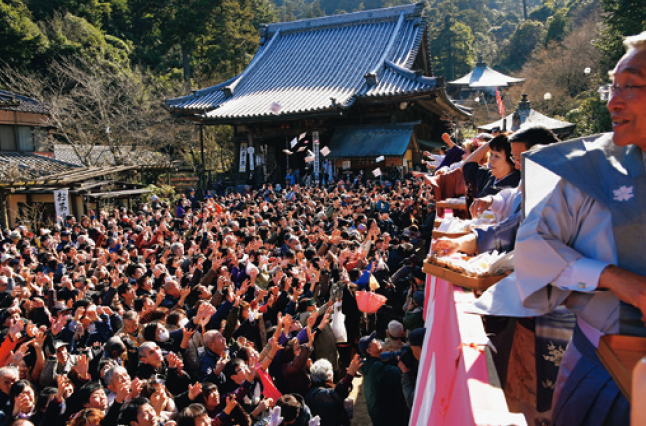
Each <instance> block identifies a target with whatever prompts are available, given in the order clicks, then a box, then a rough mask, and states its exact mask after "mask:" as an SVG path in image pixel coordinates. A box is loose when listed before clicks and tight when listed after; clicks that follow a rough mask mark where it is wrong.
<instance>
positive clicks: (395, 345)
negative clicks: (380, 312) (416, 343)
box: [384, 320, 406, 352]
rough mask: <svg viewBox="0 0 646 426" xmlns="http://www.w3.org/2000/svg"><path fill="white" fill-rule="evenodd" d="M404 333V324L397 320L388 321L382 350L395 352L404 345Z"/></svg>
mask: <svg viewBox="0 0 646 426" xmlns="http://www.w3.org/2000/svg"><path fill="white" fill-rule="evenodd" d="M405 335H406V332H405V331H404V325H403V324H402V323H401V322H399V321H397V320H392V321H390V322H389V323H388V328H386V340H385V341H384V350H386V351H389V352H397V351H400V350H401V349H402V347H403V346H404V342H403V338H404V336H405Z"/></svg>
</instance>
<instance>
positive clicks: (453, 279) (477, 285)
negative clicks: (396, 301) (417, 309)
mask: <svg viewBox="0 0 646 426" xmlns="http://www.w3.org/2000/svg"><path fill="white" fill-rule="evenodd" d="M422 271H424V272H425V273H427V274H429V275H433V276H434V277H438V278H442V279H443V280H446V281H448V282H450V283H453V284H455V285H458V286H460V287H464V288H468V289H471V290H486V289H488V288H489V287H491V286H492V285H494V284H496V283H497V282H498V281H500V280H502V279H503V278H505V277H506V276H507V275H494V276H490V277H468V276H466V275H462V274H461V273H459V272H455V271H452V270H450V269H447V268H443V267H441V266H437V265H433V264H430V263H426V262H424V267H423V268H422Z"/></svg>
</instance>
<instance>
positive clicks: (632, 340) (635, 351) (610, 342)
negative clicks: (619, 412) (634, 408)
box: [597, 334, 646, 401]
mask: <svg viewBox="0 0 646 426" xmlns="http://www.w3.org/2000/svg"><path fill="white" fill-rule="evenodd" d="M597 355H599V359H601V362H602V363H603V365H604V366H605V367H606V370H608V372H609V373H610V375H611V376H612V378H613V379H614V380H615V383H617V386H618V387H619V389H621V392H622V393H623V394H624V396H625V397H626V399H627V400H628V401H630V398H631V396H632V395H631V392H632V385H633V369H634V368H635V365H637V363H638V362H639V360H640V359H642V358H643V357H645V356H646V337H636V336H624V335H621V334H606V335H605V336H602V337H601V340H599V347H598V348H597Z"/></svg>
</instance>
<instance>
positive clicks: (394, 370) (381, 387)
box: [359, 331, 410, 426]
mask: <svg viewBox="0 0 646 426" xmlns="http://www.w3.org/2000/svg"><path fill="white" fill-rule="evenodd" d="M375 336H376V333H375V332H374V331H373V332H372V334H370V335H369V336H364V337H362V338H361V339H360V340H359V352H360V354H361V356H363V357H365V361H364V364H363V366H362V367H361V373H362V375H363V390H364V392H365V395H366V405H367V407H368V414H369V415H370V419H371V420H372V424H373V426H407V425H408V416H409V414H410V412H409V409H408V406H407V405H406V400H405V399H404V393H403V390H402V386H401V376H402V373H401V370H400V369H399V368H398V367H396V366H393V365H388V364H384V363H383V362H382V361H381V357H380V355H381V352H383V345H382V343H381V342H380V341H379V340H377V339H376V338H375Z"/></svg>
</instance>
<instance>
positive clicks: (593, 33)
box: [509, 16, 601, 115]
mask: <svg viewBox="0 0 646 426" xmlns="http://www.w3.org/2000/svg"><path fill="white" fill-rule="evenodd" d="M598 19H599V18H598V17H597V16H593V17H591V18H589V19H588V20H586V21H584V22H582V23H581V26H579V27H577V28H576V29H574V30H572V32H571V33H570V34H568V35H567V36H566V37H565V39H564V40H563V41H562V42H559V43H557V42H552V43H551V44H550V45H549V46H548V47H547V48H545V49H542V50H540V51H537V52H535V54H534V55H533V57H532V59H530V60H529V61H528V62H527V63H526V64H525V66H524V67H523V72H522V73H521V74H522V75H523V77H525V83H524V84H523V85H522V86H519V87H515V88H512V89H510V90H509V93H510V95H511V96H512V99H520V94H521V93H522V92H524V93H527V95H528V96H529V99H530V100H531V101H532V105H533V107H535V108H537V109H539V110H543V111H547V112H549V113H551V114H559V115H564V114H565V113H566V112H567V111H569V110H570V109H572V108H575V107H576V105H577V96H578V95H579V94H580V93H582V92H584V91H586V90H590V89H591V88H594V87H595V85H598V84H600V80H601V76H600V75H599V70H600V66H599V64H600V59H601V52H600V51H599V49H598V48H597V47H596V46H595V45H594V41H595V39H597V38H599V37H600V35H599V34H600V30H601V27H600V24H599V23H598ZM586 68H589V70H588V71H589V72H588V73H586V72H585V71H586ZM546 92H550V93H551V95H552V100H550V101H544V100H543V95H544V94H545V93H546ZM548 102H549V103H548Z"/></svg>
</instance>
